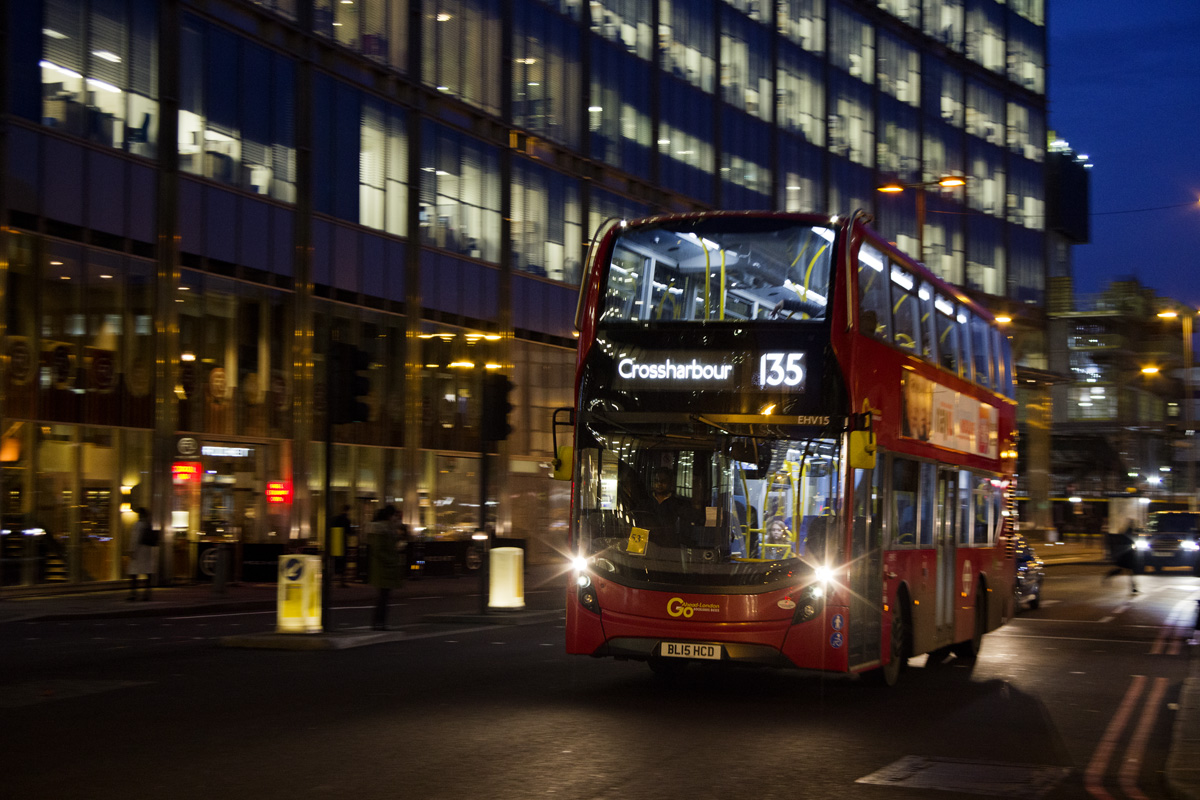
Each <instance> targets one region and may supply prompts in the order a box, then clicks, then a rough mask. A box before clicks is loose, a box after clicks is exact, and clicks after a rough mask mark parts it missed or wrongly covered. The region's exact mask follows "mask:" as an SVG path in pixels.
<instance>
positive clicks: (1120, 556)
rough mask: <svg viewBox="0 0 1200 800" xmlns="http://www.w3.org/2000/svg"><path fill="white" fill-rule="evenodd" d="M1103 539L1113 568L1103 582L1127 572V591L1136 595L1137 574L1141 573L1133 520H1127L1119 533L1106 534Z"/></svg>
mask: <svg viewBox="0 0 1200 800" xmlns="http://www.w3.org/2000/svg"><path fill="white" fill-rule="evenodd" d="M1105 538H1106V539H1107V540H1108V556H1109V558H1110V559H1111V560H1112V563H1113V568H1112V569H1110V570H1109V571H1108V572H1106V573H1105V574H1104V580H1108V579H1109V578H1111V577H1112V576H1114V575H1120V574H1121V573H1122V572H1124V571H1125V570H1129V591H1130V592H1131V593H1132V594H1137V590H1138V588H1137V573H1139V572H1141V563H1140V557H1139V554H1138V549H1137V539H1138V536H1137V528H1136V527H1135V526H1134V524H1133V520H1129V523H1128V524H1127V525H1126V526H1125V528H1124V529H1123V530H1121V531H1120V532H1119V533H1109V534H1106V537H1105Z"/></svg>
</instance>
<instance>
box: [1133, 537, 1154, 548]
mask: <svg viewBox="0 0 1200 800" xmlns="http://www.w3.org/2000/svg"><path fill="white" fill-rule="evenodd" d="M1133 546H1134V547H1136V548H1137V549H1138V550H1149V549H1150V540H1149V539H1138V540H1137V541H1136V542H1135V543H1134V545H1133Z"/></svg>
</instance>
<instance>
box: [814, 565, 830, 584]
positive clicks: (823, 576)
mask: <svg viewBox="0 0 1200 800" xmlns="http://www.w3.org/2000/svg"><path fill="white" fill-rule="evenodd" d="M813 577H814V578H816V579H817V580H818V581H820V582H821V583H822V584H827V583H829V582H830V581H832V580H833V570H831V569H830V568H829V567H817V568H816V569H814V570H813Z"/></svg>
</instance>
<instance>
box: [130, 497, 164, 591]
mask: <svg viewBox="0 0 1200 800" xmlns="http://www.w3.org/2000/svg"><path fill="white" fill-rule="evenodd" d="M137 515H138V519H137V522H135V523H133V529H132V530H130V532H129V566H128V567H127V568H126V569H125V572H126V574H127V575H129V598H128V599H129V600H130V601H133V600H137V599H138V578H140V577H142V576H143V575H144V576H145V577H146V588H145V590H144V593H143V594H142V599H143V600H149V599H150V585H151V584H152V583H153V582H154V573H155V567H156V566H157V560H158V559H157V556H158V546H157V542H156V538H157V537H156V536H155V535H154V531H153V529H152V528H151V527H150V512H149V511H147V510H146V509H145V508H139V509H138V510H137Z"/></svg>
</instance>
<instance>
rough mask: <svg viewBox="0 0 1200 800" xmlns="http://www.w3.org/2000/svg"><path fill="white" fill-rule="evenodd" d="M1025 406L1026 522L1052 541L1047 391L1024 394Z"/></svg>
mask: <svg viewBox="0 0 1200 800" xmlns="http://www.w3.org/2000/svg"><path fill="white" fill-rule="evenodd" d="M1026 397H1027V399H1028V404H1027V405H1026V406H1025V414H1026V418H1025V441H1024V442H1022V448H1023V449H1024V450H1025V471H1026V475H1025V485H1026V486H1028V487H1029V506H1028V509H1027V517H1028V520H1027V521H1028V522H1029V523H1030V524H1031V526H1032V529H1033V532H1035V533H1036V534H1037V535H1039V536H1041V537H1042V539H1043V541H1054V540H1055V538H1056V537H1057V531H1055V530H1054V514H1053V509H1052V508H1051V505H1050V425H1051V414H1050V411H1051V408H1052V405H1051V401H1050V388H1049V386H1045V385H1038V387H1037V388H1036V389H1033V390H1027V392H1026Z"/></svg>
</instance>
